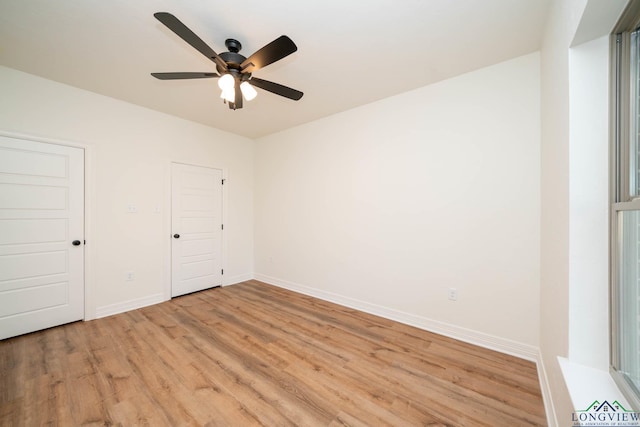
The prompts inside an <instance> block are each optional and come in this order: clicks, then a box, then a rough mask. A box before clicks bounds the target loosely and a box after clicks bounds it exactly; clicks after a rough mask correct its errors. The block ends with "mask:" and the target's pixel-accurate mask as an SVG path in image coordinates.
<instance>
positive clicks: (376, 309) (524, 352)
mask: <svg viewBox="0 0 640 427" xmlns="http://www.w3.org/2000/svg"><path fill="white" fill-rule="evenodd" d="M254 277H255V279H256V280H260V281H261V282H265V283H269V284H271V285H275V286H278V287H281V288H285V289H289V290H292V291H294V292H299V293H301V294H305V295H309V296H312V297H316V298H320V299H323V300H325V301H330V302H333V303H336V304H340V305H343V306H346V307H350V308H354V309H356V310H360V311H364V312H366V313H369V314H373V315H376V316H380V317H384V318H386V319H389V320H395V321H397V322H400V323H404V324H406V325H411V326H415V327H416V328H420V329H424V330H426V331H429V332H434V333H436V334H440V335H444V336H447V337H449V338H454V339H457V340H460V341H464V342H467V343H469V344H474V345H477V346H480V347H484V348H488V349H490V350H495V351H499V352H501V353H505V354H509V355H511V356H516V357H519V358H521V359H525V360H529V361H531V362H537V361H538V354H539V349H538V347H535V346H532V345H528V344H523V343H520V342H517V341H512V340H509V339H505V338H501V337H496V336H494V335H490V334H485V333H484V332H479V331H474V330H472V329H467V328H463V327H460V326H456V325H451V324H449V323H445V322H440V321H438V320H433V319H429V318H427V317H423V316H418V315H415V314H411V313H405V312H402V311H399V310H395V309H392V308H388V307H383V306H380V305H376V304H371V303H368V302H365V301H360V300H357V299H354V298H350V297H345V296H342V295H338V294H334V293H332V292H326V291H322V290H320V289H315V288H310V287H307V286H303V285H299V284H297V283H292V282H289V281H286V280H282V279H278V278H275V277H270V276H266V275H264V274H254Z"/></svg>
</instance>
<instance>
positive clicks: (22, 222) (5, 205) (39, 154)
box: [0, 136, 84, 339]
mask: <svg viewBox="0 0 640 427" xmlns="http://www.w3.org/2000/svg"><path fill="white" fill-rule="evenodd" d="M74 240H75V241H77V242H76V243H79V244H77V245H74V244H73V243H72V242H73V241H74ZM83 318H84V150H83V149H81V148H75V147H68V146H62V145H56V144H48V143H41V142H35V141H28V140H23V139H17V138H11V137H6V136H0V339H4V338H8V337H12V336H16V335H20V334H24V333H28V332H33V331H37V330H40V329H45V328H49V327H52V326H57V325H61V324H64V323H68V322H73V321H76V320H82V319H83Z"/></svg>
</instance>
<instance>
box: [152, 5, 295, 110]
mask: <svg viewBox="0 0 640 427" xmlns="http://www.w3.org/2000/svg"><path fill="white" fill-rule="evenodd" d="M153 16H155V17H156V19H157V20H158V21H160V22H161V23H162V24H164V25H165V26H166V27H167V28H169V29H170V30H171V31H173V32H174V33H175V34H176V35H177V36H179V37H180V38H181V39H183V40H184V41H185V42H187V43H188V44H189V45H191V46H192V47H193V48H194V49H196V50H197V51H198V52H200V53H201V54H203V55H204V56H206V57H207V58H208V59H209V60H211V61H212V62H213V63H215V64H216V71H217V73H211V72H209V73H197V72H170V73H151V75H152V76H153V77H155V78H157V79H160V80H182V79H202V78H219V80H218V86H219V87H220V89H221V91H222V92H221V94H220V98H222V99H223V100H224V102H226V103H228V105H229V108H230V109H232V110H236V109H239V108H242V104H243V102H242V101H243V98H244V99H246V100H247V101H251V100H252V99H254V98H255V97H256V95H257V94H258V93H257V91H256V90H255V89H254V87H258V88H260V89H263V90H266V91H267V92H271V93H274V94H276V95H280V96H283V97H285V98H288V99H291V100H294V101H298V100H300V98H302V96H303V95H304V94H303V93H302V92H300V91H299V90H296V89H292V88H290V87H287V86H283V85H281V84H279V83H274V82H271V81H268V80H263V79H259V78H257V77H252V75H251V74H252V73H253V72H254V71H257V70H259V69H260V68H263V67H266V66H267V65H269V64H272V63H274V62H276V61H279V60H281V59H282V58H284V57H286V56H289V55H291V54H292V53H293V52H295V51H297V50H298V47H297V46H296V45H295V43H294V42H293V40H291V39H290V38H289V37H287V36H280V37H278V38H277V39H275V40H274V41H272V42H271V43H269V44H267V45H266V46H264V47H262V48H261V49H258V50H257V51H256V52H255V53H254V54H253V55H251V56H249V57H248V58H246V57H245V56H243V55H241V54H240V50H241V49H242V44H241V43H240V42H239V41H238V40H235V39H227V40H225V42H224V44H225V46H226V47H227V49H228V52H222V53H221V54H219V55H218V54H217V53H216V52H215V51H214V50H213V49H211V48H210V47H209V46H208V45H207V44H206V43H205V42H204V41H202V39H200V37H198V36H197V35H196V34H195V33H194V32H193V31H191V30H190V29H189V28H188V27H187V26H186V25H184V24H183V23H182V22H181V21H180V20H179V19H178V18H176V17H175V16H173V15H172V14H170V13H167V12H158V13H155V14H154V15H153Z"/></svg>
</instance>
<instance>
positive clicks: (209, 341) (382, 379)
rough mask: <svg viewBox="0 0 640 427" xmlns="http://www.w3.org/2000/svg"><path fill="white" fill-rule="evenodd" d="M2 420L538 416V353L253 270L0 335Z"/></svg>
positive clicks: (258, 421) (535, 422) (368, 420)
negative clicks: (232, 280) (89, 316)
mask: <svg viewBox="0 0 640 427" xmlns="http://www.w3.org/2000/svg"><path fill="white" fill-rule="evenodd" d="M0 374H1V375H0V426H14V425H139V426H174V425H185V426H191V425H193V426H237V425H242V426H276V425H277V426H301V425H305V426H371V425H376V426H383V425H388V426H414V425H432V426H483V425H486V426H494V427H495V426H514V425H518V426H524V425H530V426H544V425H546V424H545V418H544V417H545V413H544V407H543V405H542V398H541V393H540V388H539V385H538V378H537V371H536V367H535V364H533V363H531V362H528V361H525V360H522V359H518V358H515V357H512V356H509V355H505V354H501V353H497V352H495V351H491V350H487V349H484V348H480V347H476V346H473V345H470V344H467V343H463V342H460V341H456V340H453V339H451V338H446V337H443V336H440V335H437V334H433V333H429V332H427V331H423V330H420V329H416V328H413V327H411V326H408V325H403V324H400V323H397V322H393V321H391V320H388V319H383V318H380V317H377V316H374V315H371V314H367V313H362V312H359V311H357V310H354V309H351V308H347V307H343V306H339V305H336V304H333V303H330V302H327V301H322V300H319V299H315V298H312V297H309V296H306V295H302V294H297V293H294V292H291V291H288V290H285V289H282V288H277V287H274V286H270V285H267V284H264V283H261V282H258V281H255V280H251V281H248V282H243V283H242V284H238V285H234V286H228V287H224V288H216V289H210V290H206V291H202V292H197V293H194V294H189V295H185V296H182V297H179V298H174V299H173V300H171V301H168V302H166V303H162V304H158V305H154V306H150V307H145V308H142V309H139V310H134V311H130V312H127V313H122V314H119V315H115V316H110V317H107V318H104V319H99V320H95V321H90V322H77V323H72V324H69V325H64V326H60V327H57V328H52V329H48V330H45V331H40V332H35V333H33V334H28V335H23V336H20V337H15V338H11V339H7V340H3V341H0Z"/></svg>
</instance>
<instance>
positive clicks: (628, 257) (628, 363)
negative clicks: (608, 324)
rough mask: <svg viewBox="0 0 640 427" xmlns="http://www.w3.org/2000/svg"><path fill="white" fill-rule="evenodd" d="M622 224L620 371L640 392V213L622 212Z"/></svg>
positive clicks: (619, 295) (619, 306)
mask: <svg viewBox="0 0 640 427" xmlns="http://www.w3.org/2000/svg"><path fill="white" fill-rule="evenodd" d="M618 215H619V216H618V219H619V224H620V227H621V229H620V237H621V239H620V241H619V242H620V247H619V254H620V257H619V260H620V263H619V271H618V273H619V274H618V278H619V281H620V283H619V288H618V290H619V292H618V308H619V311H618V334H619V336H618V344H619V347H618V349H619V353H618V364H619V366H617V367H616V368H617V370H618V371H619V372H620V373H622V374H623V375H624V376H625V377H626V378H627V380H628V381H629V382H630V383H632V384H633V385H634V386H635V387H636V388H638V389H640V352H639V351H640V333H639V332H640V327H639V326H640V317H639V315H640V299H639V298H638V296H639V295H640V292H639V289H640V211H622V212H619V213H618Z"/></svg>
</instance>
